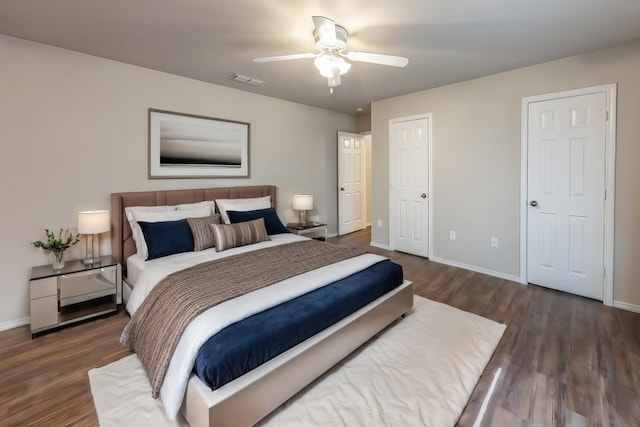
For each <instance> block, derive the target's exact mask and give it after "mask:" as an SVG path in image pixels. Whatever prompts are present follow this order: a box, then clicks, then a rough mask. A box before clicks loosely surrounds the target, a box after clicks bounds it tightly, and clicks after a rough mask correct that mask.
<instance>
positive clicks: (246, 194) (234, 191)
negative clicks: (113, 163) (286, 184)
mask: <svg viewBox="0 0 640 427" xmlns="http://www.w3.org/2000/svg"><path fill="white" fill-rule="evenodd" d="M263 196H271V206H273V207H275V206H277V205H276V187H275V186H273V185H253V186H245V187H219V188H198V189H189V190H164V191H137V192H129V193H112V194H111V253H112V256H113V257H114V258H115V259H116V260H117V261H118V262H119V263H120V265H121V266H122V271H123V272H125V271H126V268H127V263H126V260H127V258H128V257H130V256H131V255H133V254H134V253H135V252H136V245H135V242H134V241H133V236H132V235H131V227H129V223H128V221H127V217H126V215H125V213H124V208H126V207H129V206H162V205H178V204H182V203H195V202H202V201H204V200H215V199H243V198H250V197H263ZM216 210H217V207H216Z"/></svg>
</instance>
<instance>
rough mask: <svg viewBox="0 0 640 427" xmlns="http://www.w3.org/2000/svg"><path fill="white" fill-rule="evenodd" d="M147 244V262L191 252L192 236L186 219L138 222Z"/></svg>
mask: <svg viewBox="0 0 640 427" xmlns="http://www.w3.org/2000/svg"><path fill="white" fill-rule="evenodd" d="M138 225H140V229H141V230H142V234H143V235H144V240H145V242H146V243H147V252H148V253H149V256H148V257H147V260H150V259H155V258H160V257H163V256H167V255H173V254H179V253H181V252H192V251H193V234H191V228H190V227H189V223H188V222H187V220H186V219H180V220H178V221H161V222H138Z"/></svg>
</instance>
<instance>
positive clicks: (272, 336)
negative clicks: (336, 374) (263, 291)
mask: <svg viewBox="0 0 640 427" xmlns="http://www.w3.org/2000/svg"><path fill="white" fill-rule="evenodd" d="M402 281H403V276H402V267H401V266H400V265H398V264H395V263H394V262H392V261H390V260H384V261H381V262H379V263H377V264H374V265H372V266H371V267H369V268H367V269H365V270H362V271H360V272H358V273H354V274H352V275H351V276H348V277H346V278H344V279H341V280H338V281H337V282H333V283H331V284H329V285H327V286H324V287H322V288H319V289H316V290H314V291H312V292H309V293H307V294H304V295H301V296H299V297H297V298H294V299H292V300H290V301H287V302H284V303H282V304H280V305H277V306H275V307H273V308H270V309H268V310H266V311H263V312H261V313H257V314H254V315H253V316H250V317H248V318H246V319H244V320H241V321H239V322H237V323H234V324H232V325H229V326H228V327H226V328H224V329H223V330H221V331H220V332H218V333H217V334H216V335H214V336H212V337H211V338H209V340H208V341H207V342H206V343H204V345H203V346H202V347H201V348H200V350H199V351H198V355H197V357H196V361H195V365H194V368H193V370H194V372H195V373H196V375H198V377H199V378H200V379H201V380H202V381H203V382H204V383H206V384H207V385H209V387H211V388H212V389H213V390H215V389H217V388H220V387H222V386H223V385H225V384H227V383H228V382H230V381H233V380H234V379H235V378H238V377H240V376H241V375H243V374H245V373H247V372H249V371H251V370H252V369H254V368H256V367H258V366H260V365H262V364H263V363H265V362H266V361H268V360H270V359H272V358H273V357H275V356H277V355H279V354H280V353H283V352H285V351H287V350H288V349H290V348H291V347H294V346H296V345H297V344H299V343H301V342H302V341H304V340H306V339H307V338H309V337H311V336H313V335H315V334H317V333H318V332H320V331H322V330H323V329H326V328H328V327H329V326H331V325H333V324H334V323H336V322H338V321H340V320H342V319H343V318H345V317H347V316H348V315H349V314H351V313H353V312H355V311H357V310H358V309H360V308H362V307H364V306H365V305H367V304H369V303H370V302H372V301H374V300H375V299H377V298H379V297H381V296H382V295H384V294H386V293H387V292H389V291H391V290H392V289H394V288H396V287H398V286H400V284H402Z"/></svg>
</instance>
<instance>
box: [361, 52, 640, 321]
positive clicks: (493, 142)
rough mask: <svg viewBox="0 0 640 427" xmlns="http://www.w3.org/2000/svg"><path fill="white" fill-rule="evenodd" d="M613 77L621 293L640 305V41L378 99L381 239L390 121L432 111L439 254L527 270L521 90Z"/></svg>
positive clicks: (376, 235) (376, 182) (376, 208)
mask: <svg viewBox="0 0 640 427" xmlns="http://www.w3.org/2000/svg"><path fill="white" fill-rule="evenodd" d="M607 83H618V106H617V112H618V120H617V154H616V195H615V197H616V199H615V202H616V203H615V209H616V215H615V221H616V225H615V251H614V256H615V260H614V272H613V273H614V301H617V302H622V303H626V304H631V305H634V306H636V308H640V285H639V284H638V283H639V282H638V277H640V263H639V262H638V254H639V253H640V185H638V184H639V183H640V167H639V166H640V120H639V117H640V41H637V42H634V43H630V44H626V45H621V46H617V47H614V48H609V49H605V50H601V51H596V52H592V53H588V54H583V55H578V56H574V57H570V58H565V59H561V60H557V61H553V62H548V63H545V64H540V65H535V66H531V67H526V68H522V69H518V70H514V71H510V72H506V73H501V74H496V75H492V76H488V77H484V78H479V79H475V80H470V81H466V82H462V83H457V84H453V85H449V86H444V87H440V88H436V89H431V90H426V91H422V92H417V93H413V94H409V95H405V96H400V97H396V98H391V99H387V100H383V101H378V102H374V103H373V104H372V120H371V121H372V134H373V207H372V209H373V213H372V215H373V218H372V219H373V224H374V226H373V227H372V240H373V241H374V242H375V243H378V244H380V245H388V244H389V225H388V221H389V215H388V212H389V185H388V182H389V179H388V162H389V160H388V150H389V148H388V147H389V120H390V119H393V118H397V117H404V116H411V115H416V114H422V113H433V158H432V161H433V171H432V172H433V193H432V194H431V198H430V200H431V203H432V205H433V208H434V218H433V224H434V230H433V232H434V233H433V234H434V235H433V242H434V244H433V247H432V248H430V251H431V252H430V253H431V255H432V256H433V257H436V258H441V259H444V260H447V261H449V262H453V263H458V264H463V265H467V266H471V267H474V268H476V269H479V270H488V271H491V272H493V273H497V274H498V275H502V276H506V277H517V276H519V272H520V265H519V260H520V254H519V246H520V241H519V231H520V223H519V213H520V210H519V207H520V206H519V197H520V144H521V134H520V120H521V105H522V98H523V97H527V96H531V95H538V94H544V93H551V92H559V91H563V90H568V89H575V88H581V87H589V86H597V85H601V84H607ZM378 219H381V220H382V224H383V225H382V227H377V220H378ZM449 230H456V232H457V236H456V237H457V239H456V241H450V240H449V239H448V231H449ZM491 236H497V237H498V238H499V240H500V246H499V248H497V249H491V248H490V244H489V241H490V237H491ZM409 279H410V278H409Z"/></svg>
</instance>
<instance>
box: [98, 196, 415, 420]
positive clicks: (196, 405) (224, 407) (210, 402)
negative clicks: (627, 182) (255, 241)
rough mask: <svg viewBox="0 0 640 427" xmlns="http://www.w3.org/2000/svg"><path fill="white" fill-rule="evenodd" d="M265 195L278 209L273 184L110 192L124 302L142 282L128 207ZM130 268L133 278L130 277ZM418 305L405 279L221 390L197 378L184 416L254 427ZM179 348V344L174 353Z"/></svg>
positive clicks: (191, 384)
mask: <svg viewBox="0 0 640 427" xmlns="http://www.w3.org/2000/svg"><path fill="white" fill-rule="evenodd" d="M266 196H269V197H270V201H271V205H272V206H276V188H275V186H270V185H264V186H240V187H224V188H207V189H193V190H168V191H148V192H128V193H114V194H112V195H111V218H112V233H111V238H112V253H113V256H114V257H115V259H116V260H118V262H120V264H121V265H122V266H123V273H124V274H123V277H124V278H125V279H124V281H123V294H124V299H125V301H128V306H129V304H131V300H132V290H133V287H134V286H135V285H136V282H138V281H141V282H142V281H143V280H141V279H140V277H141V276H140V271H134V270H136V269H137V268H138V267H140V266H139V265H138V267H136V264H135V262H128V261H130V259H132V258H135V257H134V255H135V254H136V244H135V242H134V239H133V235H132V230H131V227H130V226H129V223H128V221H127V219H126V215H125V208H127V207H131V206H163V205H180V204H193V203H198V202H203V201H207V200H217V199H250V198H263V197H266ZM134 225H135V224H134ZM295 237H298V236H295ZM291 239H294V237H293V235H292V236H282V237H278V238H273V239H271V240H273V241H274V242H273V244H274V245H275V244H278V241H279V240H282V241H285V243H286V242H289V240H291ZM265 244H271V243H265ZM360 258H363V259H365V258H366V257H365V256H363V257H358V258H356V260H358V261H357V262H361V261H360ZM154 261H158V260H154ZM348 262H349V263H351V262H352V261H348ZM355 262H356V261H353V263H355ZM362 262H364V261H362ZM139 263H140V261H139V260H138V264H139ZM326 268H327V269H332V268H333V267H332V266H327V267H326ZM354 268H355V267H354ZM128 270H131V272H132V273H133V274H131V275H129V274H128ZM323 271H324V270H323ZM302 276H303V275H301V276H300V277H302ZM145 277H146V276H145ZM292 280H294V279H292ZM278 285H279V284H278ZM141 286H142V285H141ZM134 296H135V295H134ZM412 304H413V292H412V289H411V283H410V282H408V281H403V282H402V284H401V285H399V286H397V287H394V288H393V289H392V290H391V291H389V292H386V293H384V294H383V295H381V296H380V297H377V298H376V299H375V300H374V301H372V302H370V303H367V304H366V305H365V306H363V307H361V308H359V309H357V310H356V311H355V312H353V313H352V314H349V315H347V316H346V317H344V318H342V319H341V320H339V321H338V322H337V323H334V324H332V325H331V326H329V327H328V328H326V329H324V330H322V331H320V332H318V333H315V334H314V335H313V336H311V337H310V338H307V339H305V340H304V341H303V342H301V343H299V344H297V345H295V346H294V347H292V348H289V349H288V350H286V351H284V352H282V353H280V354H279V355H277V356H276V357H273V358H271V359H270V360H268V361H266V362H264V363H262V364H261V365H259V366H258V367H256V368H254V369H252V370H250V371H249V372H248V373H245V374H244V375H242V376H240V377H238V378H236V379H233V380H232V381H230V382H228V383H226V384H224V385H222V386H221V387H220V388H217V389H215V390H213V391H212V390H211V388H210V387H209V386H207V385H206V384H205V383H204V382H203V381H202V380H201V379H200V378H198V377H197V376H196V375H191V376H190V377H189V378H188V382H187V383H186V391H185V393H184V397H183V398H181V404H180V412H181V413H182V414H183V415H184V417H185V418H186V419H187V421H188V422H189V424H190V425H191V426H192V427H197V426H227V425H229V426H243V425H253V424H255V423H256V422H258V421H259V420H260V419H262V418H263V417H264V416H266V415H267V414H269V413H270V412H271V411H272V410H273V409H275V408H276V407H278V406H279V405H281V404H282V403H284V402H285V401H286V400H287V399H289V398H290V397H291V396H293V395H294V394H296V393H297V392H298V391H300V390H301V389H302V388H304V387H305V386H306V385H308V384H309V383H311V382H312V381H313V380H314V379H316V378H317V377H318V376H320V375H321V374H322V373H323V372H325V371H326V370H327V369H329V368H330V367H331V366H333V365H334V364H336V363H337V362H339V361H340V360H341V359H343V358H344V357H345V356H347V355H348V354H350V353H351V352H352V351H354V350H355V349H356V348H358V347H359V346H360V345H362V344H363V343H364V342H366V341H367V340H369V339H370V338H371V337H373V336H374V335H375V334H376V333H378V332H379V331H381V330H382V329H384V328H385V327H386V326H388V325H389V324H390V323H392V322H393V321H394V320H396V319H398V318H399V317H401V316H402V315H403V314H404V313H406V312H408V311H409V310H411V307H412ZM179 349H180V347H179V346H178V348H177V349H176V353H178V352H179V351H178V350H179ZM172 363H173V362H172ZM170 369H171V368H170ZM163 401H164V395H163Z"/></svg>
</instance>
